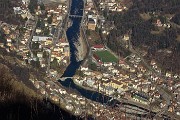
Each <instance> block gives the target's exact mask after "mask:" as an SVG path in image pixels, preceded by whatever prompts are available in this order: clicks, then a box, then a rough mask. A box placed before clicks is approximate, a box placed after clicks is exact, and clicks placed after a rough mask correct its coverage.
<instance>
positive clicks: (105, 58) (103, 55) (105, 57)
mask: <svg viewBox="0 0 180 120" xmlns="http://www.w3.org/2000/svg"><path fill="white" fill-rule="evenodd" d="M95 54H96V55H97V56H98V57H99V58H100V59H101V60H102V62H118V59H117V58H116V57H115V56H114V55H113V54H111V53H110V52H109V51H107V50H104V51H96V52H95Z"/></svg>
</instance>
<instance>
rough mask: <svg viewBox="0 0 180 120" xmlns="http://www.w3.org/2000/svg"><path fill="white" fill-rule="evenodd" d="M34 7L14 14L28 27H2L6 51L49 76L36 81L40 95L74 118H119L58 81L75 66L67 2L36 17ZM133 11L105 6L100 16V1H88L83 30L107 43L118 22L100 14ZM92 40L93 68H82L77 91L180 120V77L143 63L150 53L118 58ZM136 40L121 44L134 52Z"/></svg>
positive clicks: (113, 0) (110, 0)
mask: <svg viewBox="0 0 180 120" xmlns="http://www.w3.org/2000/svg"><path fill="white" fill-rule="evenodd" d="M28 4H29V0H22V6H19V7H14V8H13V9H14V12H15V14H17V15H20V16H21V17H22V18H24V19H27V20H26V22H25V25H24V26H23V27H20V26H17V25H10V24H7V23H4V22H0V26H1V28H2V30H3V32H4V33H5V35H6V39H5V40H4V41H3V43H0V47H1V48H4V49H6V51H7V52H16V53H17V54H18V55H20V56H22V64H23V65H32V66H34V67H35V68H37V69H38V70H39V69H41V70H43V71H44V72H45V73H46V76H43V78H44V79H43V80H38V79H37V78H34V77H31V78H30V79H29V80H30V81H31V82H32V84H33V85H34V86H35V87H36V89H37V92H38V93H40V94H42V95H43V96H45V97H46V98H50V99H51V100H52V101H53V102H55V103H56V104H58V105H60V106H61V107H63V108H65V109H66V110H68V111H70V112H71V113H73V114H75V115H79V116H81V115H86V114H88V115H95V116H96V117H102V116H101V115H102V114H105V115H107V117H109V118H111V117H112V116H116V115H117V111H116V110H112V109H111V108H110V107H108V106H106V105H102V104H100V103H98V102H95V101H92V100H89V99H86V98H85V97H83V96H82V95H80V94H79V93H77V92H74V91H73V92H72V90H69V89H67V88H65V87H63V86H62V85H60V84H59V83H58V79H59V78H60V77H61V76H62V74H63V73H64V71H65V70H66V68H67V66H68V65H69V64H70V46H69V42H68V40H67V36H66V29H67V17H68V11H69V8H68V7H69V5H68V2H67V1H66V0H65V2H64V3H61V4H58V5H55V6H53V7H51V6H45V7H42V6H38V9H37V10H35V14H31V13H30V11H29V9H28ZM130 6H131V2H129V3H128V2H127V3H124V2H118V1H117V0H101V2H100V10H99V9H98V8H96V6H95V3H94V0H87V1H86V4H85V8H84V9H85V11H84V14H85V15H84V16H85V18H84V22H83V27H84V28H85V30H87V31H90V33H93V32H94V31H97V29H101V32H102V33H103V35H104V36H103V37H106V36H107V35H108V34H109V32H110V30H112V29H113V28H115V26H114V23H113V21H106V19H105V17H106V16H105V15H102V14H100V13H99V12H100V11H101V10H105V9H107V10H108V11H114V12H122V11H126V10H128V7H130ZM153 24H154V25H155V26H158V27H164V28H169V27H170V24H163V23H162V22H161V21H160V19H157V20H156V21H155V22H154V23H153ZM87 36H88V35H87ZM93 37H94V38H93ZM87 38H88V42H89V43H90V48H89V49H90V51H91V57H90V58H88V64H85V65H82V66H81V67H80V68H79V69H78V70H77V72H76V75H75V76H74V77H73V81H74V83H75V84H76V85H78V86H79V87H82V88H84V89H87V90H90V91H93V92H99V93H101V94H103V95H107V96H110V97H112V98H113V99H115V100H118V101H120V102H122V101H126V103H131V104H134V105H137V106H141V107H142V108H149V109H151V110H152V111H153V112H159V113H161V114H162V113H164V111H165V110H167V111H166V113H167V114H171V113H174V112H175V113H176V115H180V113H179V112H178V108H179V104H180V101H179V96H178V94H179V90H180V89H179V88H180V87H179V86H180V82H179V81H178V80H179V79H180V75H178V74H173V73H169V72H166V73H163V72H162V70H161V68H160V66H158V64H157V63H156V61H155V60H152V61H150V62H149V63H148V65H147V64H146V61H145V60H144V59H143V55H145V54H146V53H143V55H139V54H138V53H137V52H136V51H133V50H132V51H131V52H130V53H128V54H127V55H126V56H120V55H116V53H114V52H112V51H111V50H110V49H109V48H108V47H107V46H106V45H105V44H100V43H96V41H93V40H94V39H95V38H96V37H95V36H92V35H89V36H88V37H87ZM97 39H99V38H98V37H97ZM130 39H131V38H130V34H129V33H127V34H124V36H122V38H121V42H123V43H124V48H126V49H129V48H130V47H131V45H130V42H129V41H130ZM150 106H151V108H150ZM131 109H132V108H130V111H131V112H132V111H133V110H131ZM162 109H164V110H162ZM121 111H122V113H123V114H121V117H122V118H124V117H125V112H126V110H124V109H123V110H121ZM133 112H134V113H135V112H136V111H133ZM140 112H142V111H140ZM117 118H118V116H117Z"/></svg>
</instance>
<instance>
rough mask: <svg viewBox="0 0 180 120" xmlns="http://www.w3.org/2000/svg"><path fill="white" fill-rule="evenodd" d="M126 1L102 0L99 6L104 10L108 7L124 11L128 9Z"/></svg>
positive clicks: (115, 10)
mask: <svg viewBox="0 0 180 120" xmlns="http://www.w3.org/2000/svg"><path fill="white" fill-rule="evenodd" d="M125 3H127V1H125V2H124V0H100V2H99V4H100V6H99V7H100V9H101V10H102V11H103V10H105V9H107V10H108V11H114V12H122V11H123V10H127V9H128V8H127V7H126V4H125Z"/></svg>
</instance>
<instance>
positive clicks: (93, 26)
mask: <svg viewBox="0 0 180 120" xmlns="http://www.w3.org/2000/svg"><path fill="white" fill-rule="evenodd" d="M88 29H89V30H95V29H96V23H95V21H94V19H92V18H90V19H89V20H88Z"/></svg>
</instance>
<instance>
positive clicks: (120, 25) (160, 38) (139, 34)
mask: <svg viewBox="0 0 180 120" xmlns="http://www.w3.org/2000/svg"><path fill="white" fill-rule="evenodd" d="M143 13H145V14H149V15H150V16H151V18H150V19H148V20H144V19H143V18H142V17H141V16H140V14H143ZM154 13H155V14H156V15H155V14H154ZM179 13H180V0H133V6H132V7H131V8H130V9H129V10H128V11H124V12H123V13H114V12H111V13H108V14H107V16H105V17H106V18H107V20H109V21H114V24H115V28H114V29H113V30H112V31H111V32H110V34H109V36H108V39H106V40H105V41H104V42H105V43H107V45H108V47H110V48H111V49H112V50H113V51H115V52H116V53H118V54H119V53H120V52H121V51H122V50H123V49H122V45H121V40H120V39H121V38H122V36H123V35H124V34H126V33H130V31H131V43H132V45H133V47H134V48H142V47H144V46H145V47H146V48H147V52H148V54H147V56H146V58H148V60H151V59H156V60H157V61H159V65H160V66H161V67H162V68H164V70H165V71H166V70H167V71H173V72H176V73H180V69H179V68H180V42H178V40H177V37H178V35H180V27H179V26H178V24H179V23H180V14H179ZM167 14H171V15H174V17H173V18H172V20H171V21H168V20H167V18H165V17H164V16H165V15H167ZM157 19H160V20H161V22H162V24H164V23H170V24H171V22H173V23H175V25H174V26H175V27H174V26H173V27H170V28H163V30H160V29H159V28H158V27H157V26H155V25H154V24H153V23H155V20H157ZM177 26H178V27H177ZM152 31H157V32H158V34H152ZM166 49H168V50H170V51H172V53H171V54H170V55H167V54H162V53H159V50H166ZM178 60H179V61H178Z"/></svg>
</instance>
